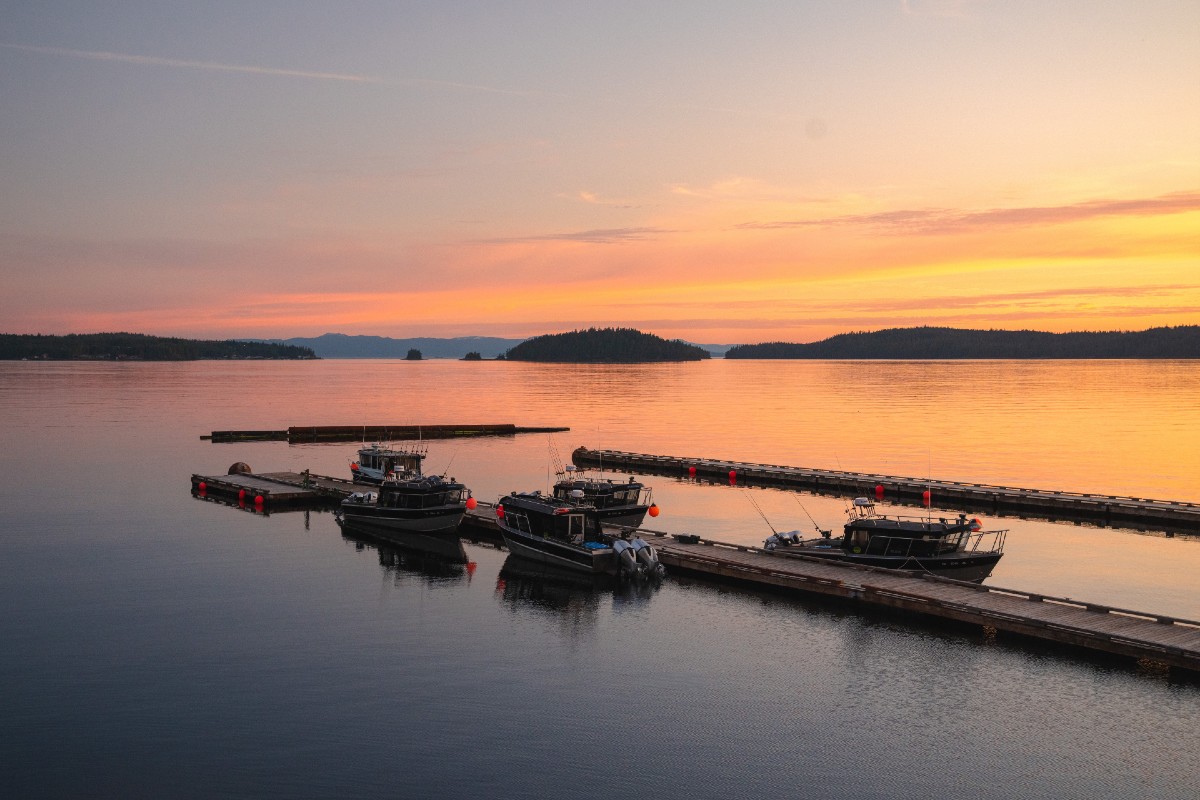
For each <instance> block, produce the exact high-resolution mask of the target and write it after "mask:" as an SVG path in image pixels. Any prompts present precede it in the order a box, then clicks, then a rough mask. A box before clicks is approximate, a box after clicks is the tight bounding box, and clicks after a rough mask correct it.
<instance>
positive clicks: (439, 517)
mask: <svg viewBox="0 0 1200 800" xmlns="http://www.w3.org/2000/svg"><path fill="white" fill-rule="evenodd" d="M474 505H475V500H474V498H472V497H471V491H470V490H469V489H468V488H467V487H466V486H464V485H463V484H461V483H459V482H458V481H456V480H455V479H454V478H449V479H447V478H444V477H442V476H440V475H420V474H413V473H407V474H405V475H401V476H395V475H393V477H390V478H384V480H383V482H382V483H380V484H379V486H378V487H377V488H375V489H374V490H371V491H365V492H354V493H352V494H351V495H350V496H349V497H347V498H346V499H345V500H343V501H342V504H341V506H339V508H338V510H337V514H338V521H339V522H342V521H345V522H348V523H351V524H354V525H359V526H368V527H372V528H382V529H386V530H393V531H406V532H409V533H423V534H427V535H434V536H438V535H457V532H458V523H459V522H461V521H462V518H463V514H465V513H466V511H467V509H468V508H472V507H474Z"/></svg>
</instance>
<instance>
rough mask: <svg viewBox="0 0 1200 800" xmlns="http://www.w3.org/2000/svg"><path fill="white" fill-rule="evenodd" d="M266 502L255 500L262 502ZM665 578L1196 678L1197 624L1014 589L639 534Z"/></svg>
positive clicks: (299, 486)
mask: <svg viewBox="0 0 1200 800" xmlns="http://www.w3.org/2000/svg"><path fill="white" fill-rule="evenodd" d="M365 488H367V487H363V486H359V485H356V484H354V483H352V482H351V481H349V480H344V479H341V478H331V477H329V476H325V475H311V474H308V475H306V474H305V473H297V472H269V473H260V474H251V473H240V474H233V475H215V476H204V475H192V492H193V493H194V494H196V495H197V496H200V497H206V498H211V499H220V500H223V501H225V502H230V503H237V504H240V505H243V506H245V507H247V508H251V507H253V508H254V510H258V511H263V512H269V511H271V510H286V509H292V508H311V507H314V506H318V507H319V506H324V507H329V506H331V505H335V504H336V503H338V502H340V501H341V500H342V499H343V498H345V497H346V496H347V495H349V494H350V493H351V492H354V491H361V490H363V489H365ZM259 497H261V498H262V500H261V501H259V500H258V498H259ZM463 526H464V528H466V529H469V530H470V532H472V533H475V534H482V535H484V536H485V537H487V538H491V539H493V540H498V537H499V527H498V525H497V523H496V516H495V507H494V505H493V504H491V503H486V502H482V501H481V502H480V503H479V506H478V507H477V508H476V509H475V510H474V511H469V512H467V516H466V518H465V519H464V520H463ZM637 532H638V533H639V534H640V535H642V536H643V537H645V538H646V539H647V540H648V541H651V542H652V543H653V544H654V545H655V546H656V547H657V548H658V551H659V558H660V559H661V560H662V562H663V564H665V565H666V566H667V567H668V568H669V569H671V570H680V571H683V572H688V573H692V574H697V575H702V576H709V577H719V578H722V579H726V580H733V581H737V582H739V583H743V584H746V585H749V586H757V587H774V588H777V589H782V590H785V591H795V592H800V593H804V594H809V595H818V596H823V597H827V598H835V599H839V600H843V601H847V602H853V603H857V604H860V605H862V606H864V607H873V608H885V609H896V610H901V611H905V612H911V613H916V614H921V615H923V616H925V617H930V618H941V619H949V620H956V621H958V622H966V623H973V624H977V625H981V626H985V627H989V628H994V629H996V630H998V631H1005V632H1008V633H1014V634H1019V635H1022V636H1028V637H1032V638H1035V639H1040V640H1044V641H1049V642H1055V643H1059V644H1066V645H1072V646H1075V647H1081V648H1086V649H1090V650H1095V651H1100V652H1105V653H1112V654H1116V655H1121V656H1128V657H1131V658H1135V659H1148V660H1150V661H1154V662H1158V663H1162V664H1166V665H1168V666H1170V667H1175V668H1179V669H1185V670H1188V671H1191V672H1195V673H1198V674H1200V622H1196V621H1193V620H1185V619H1178V618H1174V617H1169V616H1164V615H1161V614H1153V613H1146V612H1141V611H1131V610H1128V609H1120V608H1111V607H1108V606H1102V605H1099V604H1096V603H1087V602H1081V601H1077V600H1071V599H1070V598H1065V597H1051V596H1048V595H1042V594H1034V593H1031V592H1024V591H1020V590H1017V589H1006V588H1000V587H996V586H988V585H983V584H974V583H966V582H963V581H955V580H950V579H948V578H939V577H935V576H930V575H922V574H918V573H913V572H898V571H895V570H885V569H876V568H871V567H860V566H855V565H849V564H839V563H836V562H830V561H825V560H822V559H817V558H811V557H805V556H798V555H793V554H789V553H788V551H787V550H786V549H778V550H775V551H766V550H763V549H762V548H759V547H754V546H750V545H737V544H729V543H724V542H719V541H714V540H710V539H697V541H695V542H691V541H680V539H679V537H678V536H677V535H672V534H669V533H666V532H663V531H654V530H648V529H646V528H639V529H637Z"/></svg>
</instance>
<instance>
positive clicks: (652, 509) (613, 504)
mask: <svg viewBox="0 0 1200 800" xmlns="http://www.w3.org/2000/svg"><path fill="white" fill-rule="evenodd" d="M577 492H582V495H577V494H576V493H577ZM553 493H554V496H555V497H556V498H557V499H559V500H561V501H563V502H566V503H574V502H577V501H578V499H579V498H580V497H581V498H582V501H583V502H584V503H586V504H588V505H591V506H594V507H595V508H596V512H597V513H598V514H599V515H600V521H601V522H602V523H604V524H605V525H620V526H623V527H627V528H636V527H637V526H639V525H641V524H642V522H643V520H645V519H646V513H647V512H649V513H650V515H651V516H654V517H657V516H658V506H656V505H654V504H653V503H652V502H651V499H650V495H651V490H650V487H649V486H646V485H645V484H642V483H639V482H638V481H636V480H634V478H633V476H632V475H631V476H630V477H629V480H628V481H626V482H621V481H617V480H613V479H612V478H598V477H589V476H585V475H581V474H579V473H578V471H577V469H576V468H575V467H574V466H568V467H567V468H566V469H565V470H564V471H563V472H562V473H560V474H559V479H558V481H557V482H556V483H555V484H554V489H553Z"/></svg>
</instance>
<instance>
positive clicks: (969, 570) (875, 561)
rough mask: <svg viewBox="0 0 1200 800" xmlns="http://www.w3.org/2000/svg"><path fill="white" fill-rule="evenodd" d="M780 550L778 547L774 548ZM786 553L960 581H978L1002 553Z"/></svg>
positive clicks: (811, 549)
mask: <svg viewBox="0 0 1200 800" xmlns="http://www.w3.org/2000/svg"><path fill="white" fill-rule="evenodd" d="M776 552H780V551H778V550H777V551H776ZM783 552H785V554H787V555H797V556H809V557H812V558H822V559H826V560H828V561H839V562H841V563H844V564H858V565H859V566H863V567H878V568H881V569H895V570H912V571H916V572H928V573H932V574H934V575H940V576H942V577H944V578H953V579H955V580H960V581H970V582H972V583H980V582H982V581H983V580H984V579H985V578H987V577H988V576H989V575H991V574H992V570H993V569H994V568H995V567H996V563H997V562H999V561H1000V558H1001V557H1002V556H1003V555H1004V554H1003V553H947V554H944V555H939V556H903V555H896V556H888V555H878V554H870V553H847V552H846V551H845V550H843V549H842V548H840V547H831V548H821V547H792V548H788V549H787V550H786V551H783Z"/></svg>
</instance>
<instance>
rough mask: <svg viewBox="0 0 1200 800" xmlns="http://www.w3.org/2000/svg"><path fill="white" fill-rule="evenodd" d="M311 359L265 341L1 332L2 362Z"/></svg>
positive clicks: (305, 351) (301, 350)
mask: <svg viewBox="0 0 1200 800" xmlns="http://www.w3.org/2000/svg"><path fill="white" fill-rule="evenodd" d="M245 358H254V359H260V358H261V359H310V358H316V355H315V354H314V353H313V351H312V349H311V348H308V347H296V346H294V345H287V344H270V343H266V342H239V341H234V340H223V341H208V340H203V339H176V338H169V337H162V336H147V335H145V334H141V333H72V334H67V335H66V336H43V335H41V334H17V333H0V359H7V360H12V359H46V360H54V361H64V360H91V361H196V360H199V359H245Z"/></svg>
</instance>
